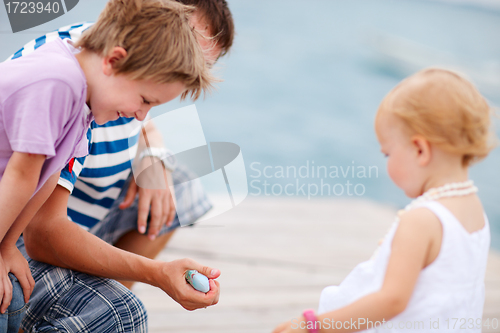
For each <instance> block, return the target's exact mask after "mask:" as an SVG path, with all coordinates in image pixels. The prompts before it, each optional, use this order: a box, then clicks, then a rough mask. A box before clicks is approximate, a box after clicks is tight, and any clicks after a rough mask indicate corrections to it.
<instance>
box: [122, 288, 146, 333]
mask: <svg viewBox="0 0 500 333" xmlns="http://www.w3.org/2000/svg"><path fill="white" fill-rule="evenodd" d="M117 284H120V283H118V282H117ZM120 287H123V291H124V294H123V296H122V297H119V303H118V304H116V306H115V310H116V311H117V312H118V313H120V321H121V325H122V326H123V331H124V332H147V321H148V313H147V310H146V307H145V306H144V304H143V303H142V301H141V300H140V299H139V298H138V297H137V296H136V295H135V294H134V293H132V292H131V291H130V290H128V289H127V288H125V287H124V286H122V285H121V284H120Z"/></svg>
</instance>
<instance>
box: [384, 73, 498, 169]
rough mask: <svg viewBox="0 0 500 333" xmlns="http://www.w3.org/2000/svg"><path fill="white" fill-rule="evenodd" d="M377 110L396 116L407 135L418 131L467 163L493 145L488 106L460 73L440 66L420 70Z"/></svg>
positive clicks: (398, 87)
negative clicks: (405, 128)
mask: <svg viewBox="0 0 500 333" xmlns="http://www.w3.org/2000/svg"><path fill="white" fill-rule="evenodd" d="M379 112H390V113H392V114H394V115H396V116H397V117H398V118H400V119H401V120H402V121H403V122H404V123H405V125H406V127H407V129H409V131H410V132H411V133H410V134H420V135H422V136H424V137H425V138H426V139H427V140H428V141H429V142H430V143H433V144H436V145H437V146H439V147H440V148H441V149H443V150H444V151H447V152H450V153H454V154H459V155H461V156H462V164H463V165H464V166H469V165H470V164H472V163H474V162H477V161H479V160H481V159H483V158H484V157H486V156H487V155H488V154H489V152H490V151H491V149H492V148H493V147H494V141H495V139H494V134H493V132H492V131H491V129H490V116H491V113H492V111H491V109H490V107H489V105H488V103H487V102H486V100H485V99H484V97H483V96H482V95H481V94H480V93H479V91H478V90H477V89H476V88H475V87H474V85H473V84H472V83H470V82H469V81H468V80H467V79H465V78H464V77H463V76H461V75H459V74H457V73H455V72H452V71H449V70H445V69H440V68H428V69H424V70H422V71H420V72H418V73H416V74H414V75H412V76H410V77H409V78H407V79H406V80H404V81H403V82H401V83H400V84H399V85H398V86H396V88H394V89H393V90H392V91H391V92H390V93H389V94H388V95H387V96H386V97H385V99H384V100H383V101H382V103H381V105H380V108H379Z"/></svg>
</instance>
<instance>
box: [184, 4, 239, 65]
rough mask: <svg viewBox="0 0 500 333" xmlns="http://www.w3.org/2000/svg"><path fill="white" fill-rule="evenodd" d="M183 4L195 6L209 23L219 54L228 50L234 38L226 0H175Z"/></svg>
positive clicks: (231, 18) (231, 17)
mask: <svg viewBox="0 0 500 333" xmlns="http://www.w3.org/2000/svg"><path fill="white" fill-rule="evenodd" d="M177 1H178V2H182V3H183V4H185V5H190V6H194V7H196V11H197V12H199V13H200V14H201V16H202V18H204V19H205V20H206V21H207V23H208V24H209V25H210V29H211V32H212V36H215V38H216V39H215V40H216V42H217V45H218V46H219V47H220V48H221V54H220V56H221V57H222V56H224V55H225V54H227V53H228V52H229V49H230V48H231V46H232V45H233V39H234V22H233V16H232V15H231V11H230V10H229V7H228V5H227V2H226V0H177Z"/></svg>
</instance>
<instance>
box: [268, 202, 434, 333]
mask: <svg viewBox="0 0 500 333" xmlns="http://www.w3.org/2000/svg"><path fill="white" fill-rule="evenodd" d="M441 235H442V229H441V223H440V222H439V220H438V218H437V217H436V216H435V215H434V214H433V213H431V212H430V211H429V210H427V209H414V210H411V211H409V212H406V213H405V214H404V215H403V216H402V217H401V221H400V223H399V226H398V229H397V230H396V234H395V235H394V238H393V241H392V250H391V257H390V258H389V263H388V266H387V271H386V275H385V279H384V283H383V285H382V289H381V290H380V291H378V292H375V293H372V294H369V295H367V296H365V297H362V298H361V299H359V300H357V301H355V302H353V303H351V304H349V305H347V306H345V307H343V308H341V309H338V310H335V311H331V312H328V313H325V314H322V315H320V316H318V321H319V322H320V323H321V330H320V332H322V333H323V332H357V331H361V330H366V329H369V328H373V327H374V325H375V323H376V322H380V323H383V322H387V321H389V320H390V319H391V318H393V317H395V316H396V315H398V314H400V313H401V312H403V311H404V309H405V308H406V306H407V304H408V302H409V300H410V297H411V295H412V293H413V289H414V287H415V284H416V282H417V279H418V276H419V274H420V271H421V270H422V269H423V268H424V267H426V266H427V262H428V257H429V251H430V249H431V247H432V246H433V245H434V246H435V245H436V244H437V243H439V242H440V239H441ZM424 319H426V318H423V320H424ZM301 321H302V322H305V319H304V318H303V317H300V318H299V319H294V320H293V321H291V322H289V323H285V324H282V325H280V326H278V327H277V328H276V329H275V330H274V333H284V332H295V333H296V332H308V330H307V329H306V328H305V327H306V326H305V325H302V327H304V329H300V327H298V326H299V324H300V322H301ZM337 322H341V323H342V325H340V323H338V324H337V325H338V327H340V326H342V329H338V328H336V327H335V324H336V323H337ZM394 324H395V325H397V323H394ZM394 327H396V326H394ZM293 328H298V329H293Z"/></svg>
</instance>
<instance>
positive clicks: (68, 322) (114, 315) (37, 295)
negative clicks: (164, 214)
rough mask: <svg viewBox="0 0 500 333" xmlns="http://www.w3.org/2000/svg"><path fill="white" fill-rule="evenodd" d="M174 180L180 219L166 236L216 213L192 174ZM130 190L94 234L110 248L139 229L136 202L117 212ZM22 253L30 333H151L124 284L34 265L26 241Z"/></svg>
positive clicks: (141, 309)
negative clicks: (30, 281) (31, 284)
mask: <svg viewBox="0 0 500 333" xmlns="http://www.w3.org/2000/svg"><path fill="white" fill-rule="evenodd" d="M172 176H173V178H174V184H177V185H175V191H176V199H177V207H176V209H177V216H176V218H175V221H174V223H173V225H172V226H171V227H164V228H163V229H162V230H161V234H164V233H167V232H169V231H171V230H173V229H175V228H177V227H178V226H179V216H181V219H184V220H182V221H183V222H184V221H186V220H188V221H189V220H190V221H192V222H194V221H195V220H196V219H198V218H199V217H200V216H202V215H203V214H205V213H206V212H207V211H208V210H209V209H210V208H211V207H212V206H211V204H210V202H209V201H208V198H207V197H206V195H205V193H204V191H203V189H202V187H201V184H200V183H199V182H196V180H195V181H190V182H186V181H184V179H186V178H187V177H190V178H189V179H193V178H192V175H190V174H189V172H188V171H186V170H184V169H182V168H178V169H177V170H176V171H175V172H174V173H173V174H172ZM129 181H130V179H129ZM127 184H128V183H127ZM127 184H126V185H125V186H124V187H123V189H122V193H120V197H119V198H118V199H117V200H116V201H115V203H114V205H113V207H112V208H111V210H110V211H109V213H108V215H107V216H106V217H105V218H104V219H103V220H102V221H100V222H99V223H98V224H97V225H95V226H94V227H93V228H92V229H91V230H89V231H90V232H92V233H94V234H95V235H96V236H98V237H100V238H101V239H103V240H105V241H106V242H108V243H111V244H114V243H115V242H116V241H117V240H118V239H119V238H120V237H121V236H122V235H124V234H125V233H127V232H128V231H130V230H136V229H137V200H136V202H135V203H134V205H132V206H131V207H129V208H127V209H125V210H121V209H119V208H118V205H119V204H120V202H122V201H123V198H124V196H125V193H126V190H127V188H128V185H127ZM183 224H184V223H183ZM75 246H77V245H76V243H75ZM17 247H18V248H19V250H20V251H21V253H22V254H23V255H24V257H25V258H26V260H28V263H29V264H30V268H31V273H32V275H33V278H34V279H35V282H36V284H35V289H34V290H33V293H32V295H31V299H30V302H29V307H28V309H27V311H26V315H25V317H24V319H23V322H22V324H21V327H22V328H23V329H24V330H25V332H33V333H34V332H71V333H76V332H99V333H107V332H137V333H140V332H147V312H146V309H145V308H144V305H143V304H142V303H141V301H140V300H139V299H138V298H137V297H136V296H135V295H134V294H133V293H132V292H131V291H130V290H128V289H127V288H125V287H124V286H123V285H122V284H120V283H119V282H117V281H115V280H112V279H106V278H100V277H96V276H92V275H88V274H85V273H81V272H77V271H73V270H70V269H65V268H60V267H56V266H52V265H49V264H45V263H42V262H39V261H35V260H32V259H31V258H29V257H28V255H27V253H26V250H25V247H24V239H23V237H22V236H21V237H20V238H19V240H18V241H17Z"/></svg>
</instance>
